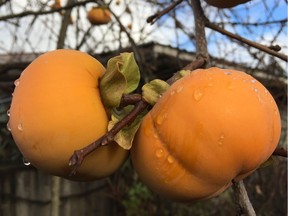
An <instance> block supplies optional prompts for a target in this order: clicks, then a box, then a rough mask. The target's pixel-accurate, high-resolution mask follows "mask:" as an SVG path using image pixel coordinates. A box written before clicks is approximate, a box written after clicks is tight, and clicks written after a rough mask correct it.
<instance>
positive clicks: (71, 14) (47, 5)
mask: <svg viewBox="0 0 288 216" xmlns="http://www.w3.org/2000/svg"><path fill="white" fill-rule="evenodd" d="M192 1H195V0H192ZM197 1H198V0H197ZM175 2H179V4H178V5H177V6H176V7H174V8H173V9H172V10H170V11H169V12H168V13H165V15H163V16H161V17H160V19H158V20H157V21H156V22H155V23H154V24H150V23H147V21H146V20H147V18H148V17H149V16H151V15H154V14H155V13H157V12H158V11H162V10H163V9H165V8H168V7H169V6H171V5H172V4H173V3H175ZM200 3H201V7H202V9H203V11H204V14H205V16H206V17H207V19H208V20H209V22H210V23H212V24H214V25H216V26H218V27H220V28H222V29H225V30H227V31H229V32H231V33H232V34H234V35H237V36H241V37H243V38H245V39H248V40H250V41H252V42H253V43H256V44H262V45H264V46H265V47H267V48H269V49H271V50H273V51H275V52H277V53H278V54H279V55H278V54H277V55H274V54H268V53H267V52H263V51H260V50H259V49H256V48H254V47H252V46H251V45H247V43H245V41H244V42H243V41H242V40H234V39H232V38H231V37H228V36H226V35H223V34H222V33H219V31H216V30H215V29H212V28H210V27H209V26H206V28H205V34H206V35H203V37H204V38H206V40H207V50H208V53H209V56H210V65H211V66H218V67H223V68H233V69H239V70H242V71H245V72H247V73H249V74H251V75H253V76H255V78H257V79H258V80H259V81H260V82H261V83H262V84H263V85H265V87H266V88H267V89H268V90H269V91H270V92H271V94H272V95H273V97H274V99H275V100H276V102H277V104H278V107H279V110H280V113H281V120H282V134H281V140H280V142H279V146H281V147H283V148H285V149H287V57H286V60H285V55H287V45H288V44H287V41H288V37H287V30H288V29H287V5H288V3H287V1H286V0H266V1H261V0H252V1H249V2H247V3H245V4H241V5H238V6H236V7H233V8H230V9H219V8H217V7H213V6H211V5H208V4H207V3H206V2H205V1H204V0H201V1H200ZM96 6H102V7H103V6H105V7H107V8H109V10H110V12H111V21H110V22H108V23H106V24H101V25H99V24H92V23H91V22H90V21H89V20H88V19H87V13H88V11H89V10H90V9H91V8H92V7H96ZM194 21H195V16H194V13H193V9H192V5H191V1H172V0H159V1H156V0H137V1H133V0H109V1H108V0H107V1H106V0H105V1H104V0H103V1H102V0H101V1H100V0H99V1H97V0H95V1H91V0H90V1H85V0H63V1H57V0H55V1H54V0H39V1H36V0H0V215H7V216H26V215H27V216H28V215H29V216H34V215H39V214H40V213H41V215H43V216H46V215H51V216H57V215H61V216H62V215H63V216H66V215H83V216H84V215H85V216H86V215H87V216H90V215H131V216H132V215H199V216H202V215H204V216H206V215H207V216H208V215H220V216H221V215H223V216H226V215H231V212H236V210H235V209H236V205H235V203H234V193H233V190H232V189H228V190H227V191H225V192H224V193H222V194H221V195H220V196H218V197H216V198H213V199H210V200H206V201H199V202H196V203H191V204H179V203H175V202H171V201H169V200H166V199H164V198H161V197H159V196H158V195H156V194H154V193H153V192H152V191H150V190H149V188H147V187H146V186H145V185H144V184H143V183H142V182H141V181H140V180H139V178H138V176H137V174H136V173H135V172H134V170H133V168H132V166H131V163H130V161H129V160H128V161H127V162H126V163H125V165H124V166H123V167H122V168H121V169H120V170H118V171H117V172H116V173H115V174H113V175H112V176H111V177H109V178H106V179H103V180H99V181H96V182H90V183H76V182H71V181H68V180H65V179H60V180H59V182H60V183H59V184H60V187H58V188H56V192H55V178H54V177H52V176H50V175H47V174H45V173H42V172H41V171H39V170H36V169H35V168H33V167H32V166H31V165H29V164H27V163H26V162H25V161H23V157H22V155H21V153H20V152H19V150H18V149H17V147H16V145H15V143H14V141H13V139H12V137H11V134H10V132H9V130H8V129H7V121H8V116H7V110H8V109H9V107H10V103H11V98H12V92H13V90H14V81H15V80H16V79H17V78H18V77H19V76H20V73H21V72H22V71H23V70H24V69H25V68H26V67H27V66H28V65H29V64H30V63H31V62H32V61H33V60H34V59H35V58H36V57H37V56H39V55H40V54H42V53H44V52H47V51H49V50H54V49H57V48H68V49H77V50H81V51H84V52H87V53H89V54H90V55H92V56H94V57H95V58H97V59H98V60H99V61H101V62H102V63H103V65H106V63H107V61H108V59H109V58H111V57H113V56H116V55H117V54H119V53H120V52H124V51H131V52H134V54H135V57H136V60H137V62H138V63H139V67H140V70H141V82H142V84H143V83H145V82H147V81H149V80H151V79H154V78H161V79H164V80H166V79H168V78H169V77H171V76H172V75H173V73H175V72H176V71H178V70H179V69H181V68H183V67H184V66H185V65H187V64H188V63H190V62H191V61H193V60H195V59H196V58H197V56H198V55H197V54H198V53H197V50H196V44H197V38H196V32H195V23H194ZM283 56H284V59H283ZM244 183H245V185H246V188H247V191H248V195H249V197H250V200H251V202H252V204H253V206H254V208H255V211H256V213H257V215H263V216H264V215H265V216H274V215H277V216H278V215H279V216H282V215H283V216H284V215H287V159H286V158H283V157H279V156H274V157H273V164H272V165H269V166H267V167H264V168H261V169H259V170H257V171H256V172H255V173H254V174H253V175H251V176H250V177H248V178H247V179H245V181H244ZM55 200H56V201H55ZM57 200H58V201H57ZM55 202H56V204H55ZM55 205H56V209H57V211H54V210H55ZM52 209H54V210H52Z"/></svg>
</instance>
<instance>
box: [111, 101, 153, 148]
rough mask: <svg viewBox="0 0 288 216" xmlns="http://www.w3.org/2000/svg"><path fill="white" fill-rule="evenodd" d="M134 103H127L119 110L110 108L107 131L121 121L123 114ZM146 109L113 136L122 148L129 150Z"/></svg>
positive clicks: (132, 106) (126, 113)
mask: <svg viewBox="0 0 288 216" xmlns="http://www.w3.org/2000/svg"><path fill="white" fill-rule="evenodd" d="M133 108H134V105H129V106H126V107H124V108H123V109H122V110H121V111H117V110H116V109H113V110H112V112H111V113H112V114H111V120H110V121H109V123H108V131H110V130H111V129H112V128H113V127H114V126H115V125H116V123H117V122H119V121H121V120H122V119H123V118H124V117H125V116H127V115H128V114H129V113H131V111H132V109H133ZM147 112H148V111H147V110H146V111H143V112H141V113H139V114H138V115H137V116H136V118H135V119H134V120H133V121H132V122H131V123H130V124H128V125H126V126H125V127H123V128H122V129H121V130H120V131H119V132H118V133H117V134H116V135H115V136H114V141H115V142H117V143H118V145H119V146H121V147H122V148H123V149H126V150H129V149H130V148H131V147H132V143H133V140H134V137H135V134H136V132H137V130H138V129H139V127H140V124H141V122H142V119H143V117H144V116H145V115H146V113H147Z"/></svg>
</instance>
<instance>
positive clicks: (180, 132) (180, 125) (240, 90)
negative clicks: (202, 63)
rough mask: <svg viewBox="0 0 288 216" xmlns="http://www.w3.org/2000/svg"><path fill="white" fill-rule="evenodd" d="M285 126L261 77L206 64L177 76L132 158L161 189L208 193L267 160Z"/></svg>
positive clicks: (198, 195) (173, 193) (190, 196)
mask: <svg viewBox="0 0 288 216" xmlns="http://www.w3.org/2000/svg"><path fill="white" fill-rule="evenodd" d="M280 130H281V125H280V114H279V111H278V108H277V105H276V103H275V101H274V99H273V97H272V96H271V94H270V93H269V92H268V91H267V89H266V88H265V87H264V86H263V85H262V84H261V83H260V82H258V81H257V80H255V79H254V78H253V77H252V76H250V75H247V74H246V73H244V72H240V71H235V70H224V69H219V68H209V69H199V70H195V71H193V72H191V74H190V75H187V76H185V77H184V78H182V79H180V80H178V81H176V82H175V83H174V84H173V85H172V86H171V87H170V88H169V89H168V90H167V91H166V92H165V93H164V94H163V96H162V97H161V98H160V99H159V100H158V101H157V103H156V104H155V106H154V107H153V108H152V110H151V111H150V112H149V113H148V114H147V115H146V116H145V117H144V119H143V121H142V123H141V126H140V129H139V130H138V132H137V135H136V138H135V140H134V143H133V145H132V149H131V159H132V162H133V165H134V168H135V170H136V171H137V173H138V174H139V177H140V179H142V180H143V182H144V183H146V184H147V185H148V186H149V187H150V188H151V189H152V190H154V191H155V192H157V193H159V194H160V195H162V196H164V197H167V198H169V199H172V200H176V201H192V200H199V199H206V198H209V197H213V196H216V195H218V194H219V193H221V192H222V191H224V190H225V189H226V188H227V187H229V186H230V185H231V182H232V180H235V181H239V180H241V179H243V178H244V177H246V176H248V175H249V174H251V173H252V172H253V171H254V170H256V169H257V168H258V167H259V166H260V165H261V164H262V163H263V162H265V161H266V160H267V159H268V158H269V157H270V155H271V154H272V153H273V151H274V149H275V148H276V146H277V144H278V141H279V137H280Z"/></svg>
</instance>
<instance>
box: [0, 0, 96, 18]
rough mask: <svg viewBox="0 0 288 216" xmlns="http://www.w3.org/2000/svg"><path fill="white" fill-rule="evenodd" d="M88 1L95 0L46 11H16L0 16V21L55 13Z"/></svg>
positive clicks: (82, 3) (84, 2)
mask: <svg viewBox="0 0 288 216" xmlns="http://www.w3.org/2000/svg"><path fill="white" fill-rule="evenodd" d="M90 2H95V1H93V0H86V1H80V2H75V3H74V4H71V5H66V6H65V7H60V8H55V9H51V10H46V11H43V10H39V11H32V10H26V11H23V12H21V13H17V14H10V15H6V16H1V17H0V21H3V20H9V19H14V18H21V17H26V16H32V15H34V16H38V15H46V14H51V13H55V12H60V11H62V10H68V9H72V8H73V7H78V6H82V5H86V4H87V3H90Z"/></svg>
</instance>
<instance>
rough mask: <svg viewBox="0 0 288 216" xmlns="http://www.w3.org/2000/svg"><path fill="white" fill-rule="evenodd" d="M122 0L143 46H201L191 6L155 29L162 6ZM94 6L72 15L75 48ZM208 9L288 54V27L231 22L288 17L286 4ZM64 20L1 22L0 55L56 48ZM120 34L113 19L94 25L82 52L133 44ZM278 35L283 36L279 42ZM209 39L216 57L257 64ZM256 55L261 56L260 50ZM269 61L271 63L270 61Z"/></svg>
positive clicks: (120, 9) (275, 0)
mask: <svg viewBox="0 0 288 216" xmlns="http://www.w3.org/2000/svg"><path fill="white" fill-rule="evenodd" d="M118 1H119V0H118ZM41 2H42V3H44V2H47V1H46V0H42V1H36V0H14V1H12V3H11V4H12V5H11V7H9V8H11V9H12V10H13V13H15V14H17V13H20V12H23V11H25V10H27V8H26V7H27V6H28V9H29V10H34V11H35V10H38V9H39V7H40V6H41V4H40V3H41ZM62 2H63V5H64V4H65V2H66V1H65V0H63V1H62ZM116 2H117V0H113V1H112V3H111V5H110V7H111V10H112V11H113V12H114V13H115V14H116V16H118V17H119V18H120V20H121V23H122V24H123V26H124V27H127V26H128V25H130V24H132V29H131V30H130V29H127V31H128V32H129V33H130V35H131V37H132V38H133V39H134V41H135V42H136V43H137V44H140V43H145V42H149V41H154V42H158V43H161V44H165V45H170V46H173V47H179V48H181V49H185V50H188V51H195V42H193V41H191V39H190V38H189V37H188V35H187V34H190V35H194V34H195V32H194V19H193V12H192V10H191V7H190V6H189V5H188V4H186V3H182V4H180V5H179V6H178V7H177V8H176V10H174V11H172V12H171V13H170V14H169V15H165V16H163V17H162V18H161V19H160V20H158V21H157V22H156V23H155V24H154V25H150V24H147V23H146V19H147V17H148V16H150V15H152V14H154V13H155V12H156V11H157V8H155V7H152V6H151V5H150V4H149V3H147V1H144V0H138V1H135V0H120V1H119V2H120V4H117V3H116ZM162 2H165V1H162ZM125 3H127V4H125ZM52 4H53V0H51V1H49V2H48V5H52ZM127 5H128V8H127ZM92 6H95V4H93V3H91V4H90V3H89V4H87V5H86V6H85V7H81V8H80V9H79V10H73V11H72V16H73V19H74V20H76V19H77V20H79V22H78V24H77V25H76V24H75V23H74V24H73V25H71V26H69V28H68V37H67V40H66V46H67V47H68V48H75V47H76V46H77V44H79V43H80V41H81V39H82V37H83V35H84V33H85V32H86V31H87V29H89V28H90V27H91V25H90V23H89V22H88V21H87V19H86V16H87V10H89V9H90V8H91V7H92ZM202 6H204V12H205V14H206V16H207V17H208V18H209V20H210V21H213V22H216V23H219V22H224V23H226V24H225V28H226V29H227V30H229V31H231V32H235V33H237V34H239V35H242V36H244V37H245V38H247V39H250V40H252V41H256V42H260V43H262V44H264V45H271V44H270V43H269V42H270V41H271V40H273V39H275V42H274V44H278V45H280V46H281V47H282V50H281V52H283V53H287V51H288V49H287V41H288V38H287V23H286V27H285V29H284V30H283V31H282V32H283V33H281V34H278V31H279V29H280V25H277V24H271V25H268V26H267V25H266V26H264V25H259V26H256V25H249V26H248V27H245V28H243V26H241V25H231V24H228V23H231V22H237V23H238V22H244V23H246V22H247V23H263V22H266V21H267V20H268V21H273V20H280V19H285V18H286V19H287V3H286V1H285V0H266V1H261V0H252V1H250V2H248V3H246V4H243V5H239V6H237V7H234V8H233V9H232V10H228V9H221V10H219V9H217V8H215V7H211V6H206V4H205V2H202ZM7 7H8V6H7ZM7 7H6V6H5V5H4V6H2V7H0V14H1V15H0V17H1V16H4V15H8V14H9V13H11V12H10V9H9V10H8V8H7ZM25 8H26V9H25ZM45 10H49V7H48V6H47V7H45ZM173 16H176V17H177V20H178V21H179V22H180V23H181V25H183V26H184V27H185V31H183V30H182V29H180V28H175V20H174V19H173ZM60 22H61V15H60V14H58V13H55V14H51V15H48V16H39V17H38V18H37V19H36V20H34V17H33V16H27V17H25V18H21V19H10V20H8V22H3V21H0V35H1V37H0V53H3V54H5V53H9V52H45V51H48V50H52V49H55V48H56V42H57V37H58V32H59V29H60ZM79 32H80V33H79ZM119 32H120V31H119V25H118V24H117V22H116V20H115V18H113V22H112V23H110V24H108V25H106V26H98V27H93V28H92V30H91V31H90V34H91V36H90V37H88V38H87V39H86V40H85V43H84V45H83V46H82V47H80V49H81V50H83V51H89V52H90V51H94V52H96V53H97V52H103V51H109V50H113V49H117V48H119V46H128V45H129V41H128V38H127V36H126V34H125V33H123V32H121V33H119ZM285 33H286V34H285ZM275 35H278V36H277V37H276V38H274V37H275ZM206 36H207V41H208V50H209V53H210V54H211V55H214V56H217V57H220V58H225V59H228V60H236V61H240V62H244V63H245V62H246V61H247V59H249V62H251V61H252V59H251V54H249V53H248V52H247V51H246V48H244V47H243V46H239V44H237V43H234V42H231V40H230V39H229V38H227V37H226V36H223V35H221V34H219V33H215V32H214V31H212V30H210V29H206ZM252 51H253V52H256V51H255V50H252ZM266 58H267V59H268V57H266ZM277 61H279V60H277ZM279 63H280V64H281V65H282V67H287V64H286V63H285V62H283V61H279ZM251 64H253V62H252V63H251Z"/></svg>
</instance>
